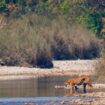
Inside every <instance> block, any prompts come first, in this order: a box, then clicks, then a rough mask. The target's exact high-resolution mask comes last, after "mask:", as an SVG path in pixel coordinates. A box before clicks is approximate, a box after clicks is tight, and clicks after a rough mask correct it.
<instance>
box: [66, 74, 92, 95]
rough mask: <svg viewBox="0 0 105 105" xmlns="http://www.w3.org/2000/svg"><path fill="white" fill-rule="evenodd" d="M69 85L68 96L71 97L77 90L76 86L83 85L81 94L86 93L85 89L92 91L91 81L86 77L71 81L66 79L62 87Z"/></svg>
mask: <svg viewBox="0 0 105 105" xmlns="http://www.w3.org/2000/svg"><path fill="white" fill-rule="evenodd" d="M67 85H70V95H73V94H74V93H75V92H76V91H77V90H78V86H80V85H83V92H84V93H86V92H87V90H86V87H87V86H88V87H90V88H91V89H93V86H92V84H91V80H90V78H89V77H88V76H80V77H76V78H72V79H68V80H67V81H65V82H64V86H67Z"/></svg>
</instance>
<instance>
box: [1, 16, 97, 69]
mask: <svg viewBox="0 0 105 105" xmlns="http://www.w3.org/2000/svg"><path fill="white" fill-rule="evenodd" d="M97 57H99V46H98V41H97V39H96V37H95V35H94V34H93V33H92V32H90V31H88V30H87V29H86V28H85V27H83V26H80V25H79V26H78V25H77V24H71V23H68V22H66V21H65V20H64V19H62V18H61V17H60V18H58V19H53V20H50V19H49V18H47V17H46V16H38V15H34V14H31V15H30V14H29V15H28V14H27V15H23V16H22V17H21V18H19V19H14V20H10V21H9V22H8V25H5V26H3V28H1V29H0V58H1V59H2V60H4V61H5V63H6V64H7V65H10V66H11V65H18V66H29V67H36V66H38V67H44V68H45V67H47V68H50V67H53V64H52V60H53V59H56V60H66V59H79V58H81V59H90V58H91V59H93V58H97Z"/></svg>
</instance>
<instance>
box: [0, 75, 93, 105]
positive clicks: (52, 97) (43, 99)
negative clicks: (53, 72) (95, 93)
mask: <svg viewBox="0 0 105 105" xmlns="http://www.w3.org/2000/svg"><path fill="white" fill-rule="evenodd" d="M69 78H70V77H69V76H65V77H61V76H59V77H43V78H30V79H17V80H1V81H0V97H1V98H0V105H24V103H33V104H32V105H61V102H62V101H65V102H66V105H69V102H70V101H71V100H76V99H80V100H82V101H92V100H94V98H92V97H90V98H89V97H87V98H86V97H78V95H75V96H74V97H64V95H65V92H66V93H67V92H68V93H69V90H65V89H63V88H61V89H55V88H54V87H55V85H63V83H64V81H65V80H67V79H69ZM20 97H21V98H20ZM31 97H32V98H31Z"/></svg>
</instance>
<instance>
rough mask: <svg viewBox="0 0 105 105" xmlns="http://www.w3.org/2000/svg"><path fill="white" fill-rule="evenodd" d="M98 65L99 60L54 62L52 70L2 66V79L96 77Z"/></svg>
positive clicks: (0, 75) (0, 71)
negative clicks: (65, 76)
mask: <svg viewBox="0 0 105 105" xmlns="http://www.w3.org/2000/svg"><path fill="white" fill-rule="evenodd" d="M97 63H98V60H74V61H53V64H54V68H52V69H40V68H28V67H13V66H11V67H10V66H9V67H8V66H0V79H3V78H4V79H6V78H7V79H15V78H30V77H36V78H37V77H45V76H64V75H70V76H74V75H77V76H79V75H94V73H95V67H96V65H97Z"/></svg>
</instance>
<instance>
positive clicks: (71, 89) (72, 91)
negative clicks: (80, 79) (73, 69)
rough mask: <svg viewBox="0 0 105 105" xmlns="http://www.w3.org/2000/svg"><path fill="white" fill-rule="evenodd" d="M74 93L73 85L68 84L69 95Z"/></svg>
mask: <svg viewBox="0 0 105 105" xmlns="http://www.w3.org/2000/svg"><path fill="white" fill-rule="evenodd" d="M73 94H74V85H72V84H70V95H73Z"/></svg>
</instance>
